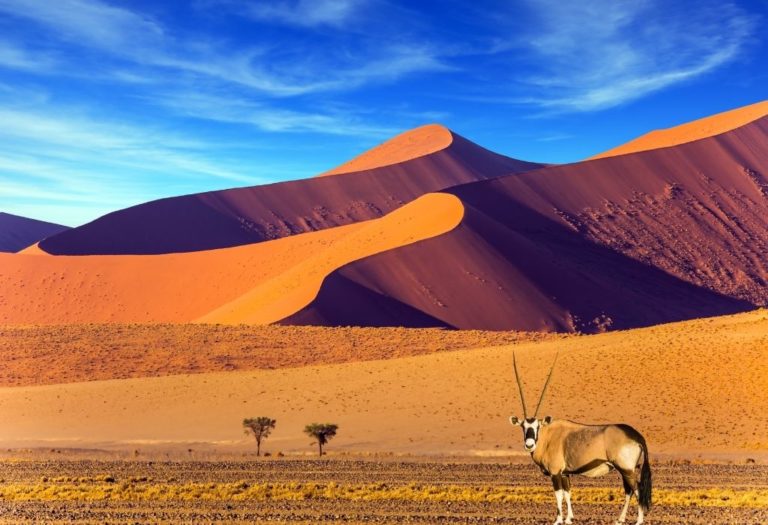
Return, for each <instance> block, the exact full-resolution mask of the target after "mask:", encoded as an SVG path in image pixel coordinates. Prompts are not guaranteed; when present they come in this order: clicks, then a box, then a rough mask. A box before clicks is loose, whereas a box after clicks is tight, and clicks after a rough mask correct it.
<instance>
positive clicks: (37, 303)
mask: <svg viewBox="0 0 768 525" xmlns="http://www.w3.org/2000/svg"><path fill="white" fill-rule="evenodd" d="M362 225H363V223H358V224H350V225H347V226H339V227H338V228H330V229H327V230H322V231H318V232H311V233H306V234H303V235H295V236H292V237H286V238H283V239H276V240H274V241H269V242H263V243H256V244H251V245H246V246H237V247H234V248H223V249H220V250H207V251H202V252H192V253H175V254H165V255H87V256H66V257H64V256H53V255H49V254H46V253H45V252H44V251H42V250H41V249H40V248H38V247H31V248H28V250H29V252H28V253H23V254H22V253H18V254H4V253H0V290H2V291H3V293H2V300H0V323H9V324H10V323H16V324H60V323H91V322H101V323H119V322H129V323H136V322H144V323H148V322H155V323H157V322H165V323H167V322H188V321H191V320H192V319H195V318H197V317H199V316H201V315H203V314H205V313H206V312H209V311H210V310H212V309H214V308H216V307H218V306H220V305H222V304H224V303H227V302H229V301H231V300H233V299H235V298H236V297H239V296H240V295H242V294H243V293H245V292H247V291H248V290H250V289H251V288H253V287H254V286H255V285H256V284H258V283H261V282H263V281H266V280H268V279H271V278H273V277H275V276H277V275H279V274H280V272H282V271H284V270H285V269H286V268H290V267H291V266H292V265H295V264H298V263H300V262H301V261H303V260H304V259H306V258H307V257H309V256H311V254H312V253H315V252H316V251H318V250H322V249H324V248H327V247H328V246H332V245H333V242H334V241H335V240H337V239H339V238H341V237H343V236H345V235H348V234H349V233H351V232H354V231H355V230H357V229H358V228H360V227H361V226H362Z"/></svg>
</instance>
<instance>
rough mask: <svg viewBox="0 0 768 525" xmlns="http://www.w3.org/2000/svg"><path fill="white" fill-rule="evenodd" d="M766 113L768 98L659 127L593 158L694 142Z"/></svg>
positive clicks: (742, 124) (731, 128) (739, 125)
mask: <svg viewBox="0 0 768 525" xmlns="http://www.w3.org/2000/svg"><path fill="white" fill-rule="evenodd" d="M766 115H768V100H764V101H763V102H758V103H756V104H752V105H750V106H744V107H741V108H736V109H732V110H730V111H725V112H723V113H718V114H717V115H712V116H709V117H706V118H702V119H699V120H694V121H693V122H687V123H685V124H682V125H680V126H675V127H672V128H667V129H657V130H655V131H651V132H650V133H646V134H645V135H643V136H641V137H638V138H636V139H634V140H631V141H629V142H627V143H626V144H622V145H621V146H617V147H615V148H612V149H609V150H608V151H605V152H603V153H600V154H599V155H595V156H594V157H591V159H601V158H603V157H613V156H616V155H624V154H627V153H635V152H637V151H647V150H651V149H657V148H668V147H670V146H677V145H678V144H685V143H686V142H693V141H694V140H700V139H703V138H707V137H714V136H715V135H719V134H721V133H725V132H727V131H731V130H734V129H736V128H739V127H741V126H744V125H745V124H749V123H750V122H752V121H755V120H757V119H760V118H762V117H765V116H766Z"/></svg>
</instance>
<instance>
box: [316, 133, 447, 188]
mask: <svg viewBox="0 0 768 525" xmlns="http://www.w3.org/2000/svg"><path fill="white" fill-rule="evenodd" d="M452 142H453V134H452V133H451V130H449V129H448V128H446V127H444V126H441V125H439V124H428V125H426V126H421V127H419V128H416V129H412V130H409V131H406V132H405V133H401V134H400V135H398V136H396V137H394V138H392V139H390V140H388V141H386V142H384V143H383V144H380V145H378V146H376V147H375V148H373V149H371V150H369V151H366V152H365V153H363V154H362V155H359V156H357V157H355V158H354V159H352V160H350V161H348V162H345V163H344V164H342V165H341V166H339V167H337V168H334V169H332V170H329V171H326V172H325V173H321V174H320V175H318V176H319V177H325V176H327V175H339V174H341V173H352V172H355V171H362V170H370V169H374V168H381V167H382V166H390V165H392V164H398V163H400V162H405V161H407V160H412V159H415V158H418V157H424V156H426V155H429V154H431V153H435V152H438V151H441V150H444V149H445V148H447V147H448V146H450V145H451V143H452Z"/></svg>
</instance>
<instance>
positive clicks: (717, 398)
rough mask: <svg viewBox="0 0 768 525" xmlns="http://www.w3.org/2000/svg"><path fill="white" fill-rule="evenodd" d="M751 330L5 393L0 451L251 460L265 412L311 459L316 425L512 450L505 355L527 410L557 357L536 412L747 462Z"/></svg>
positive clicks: (384, 441) (721, 326) (471, 449)
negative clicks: (217, 454) (244, 456)
mask: <svg viewBox="0 0 768 525" xmlns="http://www.w3.org/2000/svg"><path fill="white" fill-rule="evenodd" d="M766 334H768V311H766V310H759V311H754V312H749V313H746V314H739V315H734V316H728V317H719V318H709V319H700V320H695V321H686V322H682V323H675V324H668V325H662V326H657V327H652V328H643V329H636V330H631V331H624V332H611V333H607V334H601V335H594V336H582V337H570V338H565V339H562V340H545V341H542V342H531V343H521V344H515V345H514V346H502V347H490V348H482V349H474V350H461V351H455V352H447V353H443V352H440V353H436V354H431V355H423V356H419V357H408V358H402V359H393V360H385V361H368V362H358V363H346V364H336V365H326V366H310V367H304V368H294V369H280V370H261V371H249V372H221V373H211V374H198V375H181V376H170V377H159V378H149V379H146V378H142V379H125V380H110V381H94V382H89V383H72V384H66V385H49V386H39V387H6V388H0V414H2V421H3V424H2V425H0V447H3V448H8V447H20V446H21V447H27V446H46V447H62V446H71V447H118V448H123V449H129V450H133V449H135V448H138V449H139V450H140V451H142V452H144V451H146V450H147V449H148V448H151V447H153V446H168V447H179V448H182V447H183V450H186V448H187V447H191V448H194V449H195V450H197V447H198V446H201V447H202V446H204V445H208V446H215V447H218V448H219V449H224V450H227V449H229V450H232V449H235V450H253V447H254V445H253V440H252V439H249V438H248V437H247V436H245V435H243V432H242V428H241V421H242V419H243V418H244V417H249V416H261V415H265V416H270V417H273V418H276V419H277V428H276V429H275V431H274V433H273V435H272V436H270V438H269V439H268V440H266V442H265V446H263V447H262V450H265V449H266V450H269V451H272V452H276V451H278V450H282V451H284V452H292V451H306V452H307V453H312V452H313V449H312V448H311V447H310V446H309V445H308V440H307V438H306V436H305V435H304V434H303V433H302V429H303V427H304V425H305V424H307V423H310V422H312V421H329V422H335V423H338V424H339V425H340V431H339V434H338V437H337V438H336V439H334V440H333V441H332V442H331V443H330V445H329V446H328V450H329V451H330V452H331V453H333V452H335V451H350V452H367V451H386V452H393V453H405V452H412V453H426V454H435V453H463V454H466V453H469V454H477V455H492V454H499V453H510V452H519V453H522V447H521V435H520V430H519V429H516V428H512V427H510V425H509V423H508V422H507V417H508V416H509V415H510V414H516V415H518V416H519V415H520V404H519V401H518V398H517V388H516V386H515V383H514V378H513V374H512V371H511V368H512V350H513V349H515V351H516V352H517V360H518V365H519V366H520V370H521V374H522V376H523V381H524V384H525V389H526V395H527V396H528V400H529V404H535V402H536V400H537V399H538V395H539V391H540V388H541V386H542V384H543V382H544V378H545V375H546V373H547V369H548V367H549V365H550V363H551V362H552V358H553V357H554V354H555V351H556V350H558V349H559V350H561V354H560V358H559V361H558V365H557V369H556V371H555V373H554V375H553V377H552V383H551V385H550V390H549V396H548V397H547V399H546V400H545V402H544V405H543V407H542V413H543V414H549V415H552V416H554V417H562V418H569V419H574V420H577V421H583V422H592V423H598V422H626V423H629V424H631V425H633V426H635V427H636V428H637V429H638V430H640V431H641V432H642V433H643V434H644V435H645V436H646V438H647V439H648V442H649V446H650V450H651V453H652V454H658V453H679V454H683V455H689V456H692V455H696V454H698V453H699V452H704V453H713V452H719V453H738V454H742V455H745V456H748V457H757V458H759V457H764V456H765V455H766V450H768V419H767V418H766V417H765V414H766V413H768V396H766V395H765V391H766V389H768V339H766V337H767V336H766ZM375 340H376V338H375V336H374V337H373V338H372V343H374V344H375ZM318 350H322V349H321V348H319V349H318ZM734 425H735V426H734ZM731 430H734V431H731ZM193 443H194V444H193ZM761 454H762V456H761Z"/></svg>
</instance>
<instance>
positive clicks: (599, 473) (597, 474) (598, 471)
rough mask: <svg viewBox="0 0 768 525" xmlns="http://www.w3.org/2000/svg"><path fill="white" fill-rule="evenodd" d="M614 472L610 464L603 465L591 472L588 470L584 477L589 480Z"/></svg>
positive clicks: (583, 474)
mask: <svg viewBox="0 0 768 525" xmlns="http://www.w3.org/2000/svg"><path fill="white" fill-rule="evenodd" d="M611 470H612V467H611V465H609V464H608V463H603V464H602V465H599V466H597V467H595V468H593V469H591V470H587V471H585V472H582V473H581V475H582V476H587V477H588V478H597V477H600V476H605V475H606V474H608V473H609V472H610V471H611Z"/></svg>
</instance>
